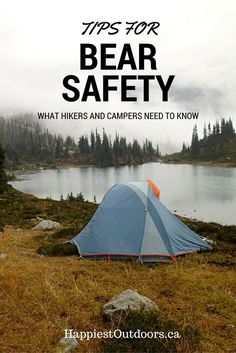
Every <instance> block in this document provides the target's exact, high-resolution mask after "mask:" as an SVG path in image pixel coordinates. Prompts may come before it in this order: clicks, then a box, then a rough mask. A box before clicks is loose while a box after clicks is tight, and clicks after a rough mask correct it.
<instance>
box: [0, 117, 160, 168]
mask: <svg viewBox="0 0 236 353" xmlns="http://www.w3.org/2000/svg"><path fill="white" fill-rule="evenodd" d="M0 142H1V143H2V145H3V147H4V150H5V153H6V160H7V165H8V166H9V167H12V168H17V167H18V166H20V165H21V164H24V162H28V163H46V164H52V163H57V162H75V163H79V164H93V165H96V166H99V167H105V166H118V165H127V164H141V163H144V162H148V161H154V160H157V159H158V158H159V157H160V152H159V148H158V145H157V146H155V147H154V146H153V144H152V142H151V141H150V140H148V139H146V140H145V141H144V142H143V143H142V144H140V143H139V142H138V141H137V140H136V139H133V141H132V142H128V141H127V139H126V137H124V136H120V135H119V134H118V133H116V135H115V138H114V139H112V138H111V136H109V135H108V134H107V133H106V131H105V129H103V131H102V133H99V132H98V131H97V130H96V131H91V132H90V133H89V134H88V135H87V134H84V135H81V136H78V139H74V138H73V137H71V136H67V137H66V138H64V137H63V136H62V135H60V134H52V133H50V132H49V131H48V129H44V128H42V126H41V125H40V124H39V123H36V122H34V121H32V119H29V118H25V117H15V118H9V119H4V118H0Z"/></svg>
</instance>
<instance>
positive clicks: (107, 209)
mask: <svg viewBox="0 0 236 353" xmlns="http://www.w3.org/2000/svg"><path fill="white" fill-rule="evenodd" d="M159 197H160V190H159V188H158V187H157V186H156V185H155V184H154V183H153V182H152V181H151V180H145V181H140V182H132V183H125V184H116V185H114V186H113V187H112V188H111V189H110V190H109V191H108V192H107V193H106V195H105V196H104V198H103V200H102V202H101V204H100V206H99V207H98V209H97V211H96V213H95V214H94V216H93V217H92V219H91V220H90V222H89V223H88V224H87V225H86V226H85V228H84V229H83V230H82V231H81V232H80V233H79V234H78V235H76V236H75V238H74V239H73V240H72V242H73V243H74V244H75V245H76V246H77V248H78V252H79V254H80V256H81V257H92V258H111V259H117V258H118V259H120V258H132V257H136V258H138V259H139V260H140V261H141V262H170V261H173V260H175V259H176V257H177V256H180V255H184V254H187V253H191V252H195V251H199V250H201V249H210V248H211V247H210V245H209V244H208V243H207V242H206V241H204V240H203V239H201V237H200V236H198V235H197V234H196V233H194V232H193V231H191V230H190V229H189V228H188V227H187V226H186V225H185V224H184V223H183V222H181V221H180V220H179V219H178V218H177V217H175V216H174V215H173V214H172V213H171V212H170V211H169V210H168V209H167V208H166V207H165V206H164V205H163V204H162V203H161V201H160V200H159Z"/></svg>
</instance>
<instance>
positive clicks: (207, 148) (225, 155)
mask: <svg viewBox="0 0 236 353" xmlns="http://www.w3.org/2000/svg"><path fill="white" fill-rule="evenodd" d="M200 134H201V132H200V133H199V131H198V127H197V125H196V124H195V125H194V127H193V132H192V138H191V143H190V145H187V144H186V143H185V142H184V143H183V145H182V150H181V151H180V152H179V153H173V154H171V155H168V156H165V157H163V160H164V161H165V162H177V163H179V162H190V163H191V162H201V161H203V162H210V163H211V162H216V163H229V164H235V163H236V134H235V130H234V127H233V122H232V120H231V119H228V120H227V119H224V118H222V119H221V120H217V121H216V122H214V123H210V122H209V123H208V124H207V123H205V124H204V127H203V131H202V137H201V138H200V137H199V136H200Z"/></svg>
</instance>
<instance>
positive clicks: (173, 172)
mask: <svg viewBox="0 0 236 353" xmlns="http://www.w3.org/2000/svg"><path fill="white" fill-rule="evenodd" d="M21 177H22V178H23V180H21V181H14V182H12V183H11V184H12V185H13V186H14V188H16V189H18V190H21V191H23V192H27V193H32V194H34V195H36V196H38V197H41V198H46V197H51V198H53V199H57V200H58V199H60V196H61V195H63V196H64V197H66V195H67V194H68V193H70V192H72V193H73V194H74V195H76V194H78V193H79V192H82V193H83V195H84V197H85V199H88V200H89V201H94V196H96V200H97V202H100V201H101V200H102V198H103V196H104V194H105V193H106V191H107V190H108V189H109V188H110V187H111V186H112V185H114V184H116V183H119V182H128V181H138V180H144V179H152V180H153V181H154V182H155V183H156V184H157V185H158V186H159V188H160V190H161V201H162V202H163V203H164V204H165V205H166V206H167V207H168V208H169V209H170V210H171V211H173V212H175V213H178V214H180V215H182V216H187V217H193V218H197V219H200V220H205V221H215V222H219V223H222V224H236V169H235V168H218V167H207V166H195V165H188V164H177V165H175V164H163V163H147V164H143V165H138V166H124V167H118V168H115V167H109V168H95V167H83V168H82V167H71V168H63V169H50V170H40V171H38V172H36V173H33V174H24V175H21Z"/></svg>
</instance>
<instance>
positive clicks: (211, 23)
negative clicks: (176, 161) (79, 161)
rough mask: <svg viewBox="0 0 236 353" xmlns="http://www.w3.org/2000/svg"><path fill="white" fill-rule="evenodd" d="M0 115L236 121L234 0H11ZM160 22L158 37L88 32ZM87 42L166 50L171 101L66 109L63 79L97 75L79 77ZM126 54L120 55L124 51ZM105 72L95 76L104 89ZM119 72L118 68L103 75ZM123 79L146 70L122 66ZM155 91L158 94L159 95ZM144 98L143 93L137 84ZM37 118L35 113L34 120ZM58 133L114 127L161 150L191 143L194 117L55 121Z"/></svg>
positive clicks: (5, 21) (1, 56) (5, 17)
mask: <svg viewBox="0 0 236 353" xmlns="http://www.w3.org/2000/svg"><path fill="white" fill-rule="evenodd" d="M0 13H1V21H0V95H1V99H0V113H1V115H2V114H4V115H11V114H14V113H18V112H19V113H24V112H33V113H35V114H36V113H37V112H38V111H52V112H53V111H60V112H61V111H63V112H64V111H83V112H84V111H88V112H90V111H97V112H98V111H114V112H124V111H162V112H165V111H174V112H178V111H198V112H199V122H198V125H199V127H200V130H201V129H202V125H203V123H204V121H209V120H212V121H214V120H216V119H219V118H221V117H225V118H228V117H231V118H232V119H233V120H234V122H235V123H236V119H235V116H236V114H235V113H236V99H235V93H236V67H235V63H236V21H235V17H236V2H235V0H225V1H215V0H193V1H189V0H179V1H176V0H172V1H171V0H169V1H164V0H163V1H158V0H151V1H127V0H125V1H123V0H122V1H116V2H112V1H106V0H102V1H93V2H92V1H83V2H82V1H79V0H69V1H60V0H55V1H54V0H51V1H50V0H41V1H32V0H31V1H30V0H21V1H18V0H12V1H11V0H9V1H7V2H2V3H1V5H0ZM132 20H139V21H146V22H151V21H158V22H160V28H159V31H158V32H159V35H158V36H155V35H150V36H146V35H140V36H126V37H125V36H124V35H122V34H121V33H119V34H117V35H115V36H107V35H102V36H97V35H91V36H82V35H81V32H82V22H89V21H110V22H113V21H122V22H123V23H125V21H132ZM81 42H90V43H94V44H97V45H98V44H99V43H100V42H103V43H106V42H114V43H117V46H118V49H119V48H120V47H121V45H123V43H124V42H130V43H131V45H132V44H133V45H134V46H135V45H136V44H137V43H139V42H148V43H152V44H154V45H155V46H156V48H157V52H158V72H157V73H156V72H154V73H153V72H150V70H147V74H159V75H163V78H167V77H168V75H171V74H174V75H175V76H176V77H175V80H174V82H173V84H172V87H171V89H170V93H169V101H168V102H161V94H160V90H158V88H157V87H156V86H155V85H154V84H153V86H152V88H151V91H152V92H156V96H154V97H152V99H151V101H150V102H149V103H143V102H142V101H141V100H139V101H138V102H137V103H124V102H123V103H121V102H120V96H119V94H117V93H111V100H110V102H109V103H102V102H100V103H94V102H93V99H91V100H89V101H88V102H87V103H81V102H79V101H78V102H74V103H67V102H66V101H65V100H64V99H63V98H62V95H61V94H62V92H63V91H65V89H64V88H63V86H62V80H63V77H64V76H66V75H68V74H75V75H77V76H78V77H80V79H82V81H83V79H85V78H86V76H87V75H88V74H93V72H80V71H79V45H80V43H81ZM118 52H119V50H117V53H118ZM102 74H104V73H101V72H99V71H97V70H96V71H95V75H96V77H97V78H98V83H99V84H101V77H102ZM105 74H114V72H108V73H107V72H105ZM123 74H138V72H131V71H130V70H124V73H123ZM155 90H156V91H155ZM137 92H138V97H139V98H140V93H141V87H140V86H138V87H137ZM35 119H36V117H35ZM48 124H49V127H50V129H54V130H56V131H57V132H61V133H64V134H66V133H70V134H72V135H74V136H76V135H78V134H81V132H83V133H84V132H86V131H89V130H90V129H91V128H95V127H96V126H98V128H102V127H103V126H105V127H106V129H107V130H108V132H109V133H114V131H116V130H118V131H119V132H120V133H122V134H124V135H126V136H128V137H130V138H131V137H133V136H134V137H137V138H138V139H141V140H142V139H143V138H146V137H148V138H150V139H152V140H153V141H154V142H159V143H160V145H161V150H162V151H163V152H170V151H172V150H173V149H176V148H179V147H180V146H181V145H182V141H183V140H185V141H186V142H189V140H190V137H191V131H192V127H193V124H194V123H193V122H192V121H180V120H178V121H166V120H163V121H123V122H122V121H99V122H95V121H84V122H80V121H65V122H60V121H56V122H55V121H54V122H50V123H48Z"/></svg>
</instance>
